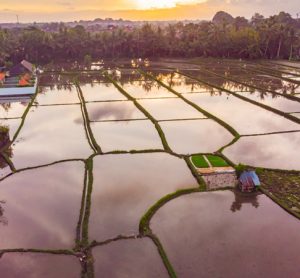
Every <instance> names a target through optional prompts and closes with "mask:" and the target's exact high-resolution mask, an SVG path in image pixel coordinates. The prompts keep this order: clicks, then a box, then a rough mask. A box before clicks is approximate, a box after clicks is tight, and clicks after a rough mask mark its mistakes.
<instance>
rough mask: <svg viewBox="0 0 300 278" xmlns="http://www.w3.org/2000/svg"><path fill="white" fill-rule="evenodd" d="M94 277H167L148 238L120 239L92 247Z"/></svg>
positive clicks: (154, 247) (155, 249)
mask: <svg viewBox="0 0 300 278" xmlns="http://www.w3.org/2000/svg"><path fill="white" fill-rule="evenodd" d="M93 255H94V270H95V277H110V278H117V277H141V278H142V277H144V278H146V277H169V275H168V273H167V271H166V268H165V266H164V265H163V263H162V260H161V258H160V256H159V253H158V251H157V248H156V246H155V245H154V244H153V242H152V241H151V240H150V239H148V238H144V239H131V240H121V241H117V242H113V243H110V244H108V245H104V246H101V247H96V248H94V249H93Z"/></svg>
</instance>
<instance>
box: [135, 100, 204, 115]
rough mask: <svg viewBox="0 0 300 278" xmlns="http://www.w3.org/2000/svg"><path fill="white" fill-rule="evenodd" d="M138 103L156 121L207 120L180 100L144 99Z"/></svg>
mask: <svg viewBox="0 0 300 278" xmlns="http://www.w3.org/2000/svg"><path fill="white" fill-rule="evenodd" d="M138 102H139V103H140V104H141V105H142V106H143V107H144V108H145V109H146V110H147V111H148V112H149V113H150V114H151V115H152V116H153V117H154V118H155V119H156V120H159V121H161V120H173V119H194V118H198V119H199V118H202V119H203V118H206V117H205V116H204V115H203V114H202V113H200V112H199V111H198V110H196V109H195V108H194V107H192V106H191V105H189V104H187V103H186V102H184V101H183V100H182V99H180V98H174V99H143V100H138Z"/></svg>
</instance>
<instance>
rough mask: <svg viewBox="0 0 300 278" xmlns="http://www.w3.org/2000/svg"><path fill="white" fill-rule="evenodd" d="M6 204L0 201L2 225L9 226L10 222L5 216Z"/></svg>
mask: <svg viewBox="0 0 300 278" xmlns="http://www.w3.org/2000/svg"><path fill="white" fill-rule="evenodd" d="M4 204H5V201H1V200H0V224H3V225H7V224H8V220H7V218H6V217H5V216H4V206H3V205H4Z"/></svg>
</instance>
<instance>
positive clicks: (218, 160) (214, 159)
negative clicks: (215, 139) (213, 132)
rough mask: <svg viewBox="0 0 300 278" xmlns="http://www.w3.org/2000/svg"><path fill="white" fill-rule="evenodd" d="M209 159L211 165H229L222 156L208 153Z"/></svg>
mask: <svg viewBox="0 0 300 278" xmlns="http://www.w3.org/2000/svg"><path fill="white" fill-rule="evenodd" d="M206 157H207V159H208V161H209V162H210V164H211V166H213V167H228V166H229V165H228V163H227V162H226V161H225V160H224V159H223V158H222V157H220V156H216V155H211V154H209V155H206Z"/></svg>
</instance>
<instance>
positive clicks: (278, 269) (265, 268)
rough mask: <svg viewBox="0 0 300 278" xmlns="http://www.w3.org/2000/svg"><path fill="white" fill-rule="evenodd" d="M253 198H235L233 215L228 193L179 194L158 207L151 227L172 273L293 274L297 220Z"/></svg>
mask: <svg viewBox="0 0 300 278" xmlns="http://www.w3.org/2000/svg"><path fill="white" fill-rule="evenodd" d="M256 198H257V200H255V198H254V199H253V198H252V200H253V203H252V201H250V202H248V201H245V200H243V199H238V202H237V203H236V205H234V209H236V207H237V208H238V207H239V206H240V204H239V202H241V203H242V209H240V210H239V212H238V213H233V212H232V210H231V208H232V204H235V202H236V196H235V195H234V193H233V192H231V191H220V192H209V193H194V194H190V195H186V196H181V197H179V198H177V199H175V200H172V201H170V202H169V203H167V204H166V205H164V206H163V207H162V208H160V209H159V211H158V212H157V213H156V214H155V215H154V217H153V219H152V220H151V229H152V231H153V232H154V233H155V234H156V235H157V236H158V237H159V239H160V240H161V242H162V245H163V246H164V248H165V251H166V253H167V254H168V258H169V259H170V262H171V264H172V265H173V267H174V268H175V271H176V273H177V275H178V277H247V278H250V277H298V276H299V275H298V274H299V264H300V257H299V250H300V233H299V229H300V222H299V220H298V219H296V218H295V217H293V216H291V215H289V214H288V213H287V212H286V211H284V210H283V209H282V208H280V207H279V206H278V205H277V204H275V203H274V202H273V201H272V200H271V199H269V198H268V197H266V196H265V195H258V196H257V197H256ZM257 204H259V206H257ZM183 227H184V228H183ZM179 250H180V252H179ZM200 262H201V263H200Z"/></svg>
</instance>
